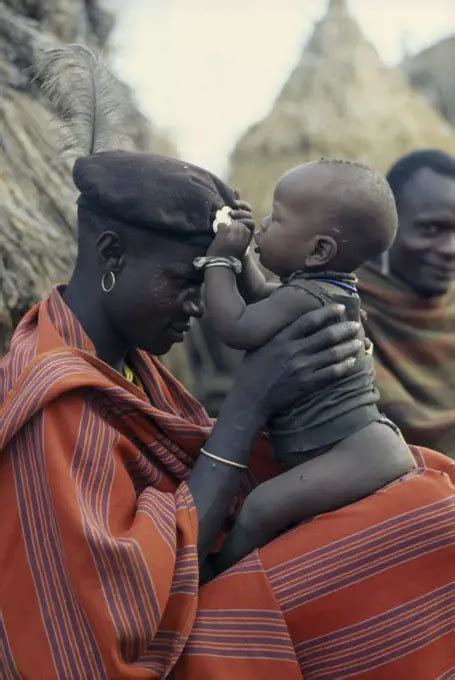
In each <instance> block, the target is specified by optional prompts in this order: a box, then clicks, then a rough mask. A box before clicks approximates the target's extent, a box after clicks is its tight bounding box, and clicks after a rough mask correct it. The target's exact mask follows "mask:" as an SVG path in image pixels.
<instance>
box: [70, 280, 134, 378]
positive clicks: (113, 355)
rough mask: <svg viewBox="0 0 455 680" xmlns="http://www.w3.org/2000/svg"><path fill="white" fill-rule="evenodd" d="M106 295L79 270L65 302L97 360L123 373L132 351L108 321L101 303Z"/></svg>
mask: <svg viewBox="0 0 455 680" xmlns="http://www.w3.org/2000/svg"><path fill="white" fill-rule="evenodd" d="M102 294H103V293H102V292H101V290H100V292H98V291H97V290H96V288H95V290H94V286H93V284H92V281H91V278H90V277H87V276H86V275H84V276H82V274H80V273H79V272H78V271H77V270H76V271H75V272H74V274H73V276H72V277H71V280H70V282H69V283H68V285H67V287H66V289H65V291H64V293H63V299H64V301H65V303H66V304H67V305H68V307H69V308H70V310H71V311H72V313H73V314H74V315H75V317H76V318H77V320H78V321H79V323H80V324H81V326H82V328H83V329H84V331H85V333H86V334H87V335H88V337H89V338H90V340H91V341H92V343H93V345H94V347H95V350H96V355H97V357H98V358H99V359H101V360H102V361H104V362H105V363H107V364H109V365H110V366H112V368H114V369H115V370H117V371H119V372H122V371H123V366H124V358H125V355H126V353H127V352H128V349H129V348H128V346H127V344H126V342H125V339H124V338H123V337H122V336H121V335H120V334H119V333H118V332H117V331H116V330H115V329H114V327H113V326H112V324H111V323H110V321H109V319H108V318H107V316H106V313H105V311H104V308H103V305H102V303H101V295H102Z"/></svg>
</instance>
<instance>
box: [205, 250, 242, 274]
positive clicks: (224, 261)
mask: <svg viewBox="0 0 455 680" xmlns="http://www.w3.org/2000/svg"><path fill="white" fill-rule="evenodd" d="M193 266H194V268H195V269H197V270H198V271H200V270H204V269H208V268H209V267H228V268H229V269H232V271H233V272H234V274H241V273H242V263H241V262H240V260H239V259H237V258H236V257H231V256H229V257H217V256H214V255H213V256H209V255H206V256H205V257H196V258H195V259H194V260H193Z"/></svg>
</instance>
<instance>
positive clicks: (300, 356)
mask: <svg viewBox="0 0 455 680" xmlns="http://www.w3.org/2000/svg"><path fill="white" fill-rule="evenodd" d="M310 340H311V339H310ZM362 347H363V342H362V340H359V339H357V338H356V339H354V340H349V341H347V342H342V343H340V344H337V345H334V346H333V347H328V348H327V349H324V350H319V351H316V350H314V351H313V349H312V348H311V349H310V348H309V347H308V344H306V345H305V346H302V347H301V348H300V350H299V349H298V350H297V351H296V352H295V354H294V358H293V362H294V364H295V368H296V370H299V368H300V366H299V364H300V363H301V364H302V367H303V365H305V367H306V369H308V368H309V367H311V369H312V370H313V371H318V370H320V369H322V368H326V367H327V366H337V365H340V364H343V363H344V362H346V361H347V362H348V363H350V364H351V366H353V365H354V363H355V359H356V357H357V355H358V354H359V352H360V350H361V349H362Z"/></svg>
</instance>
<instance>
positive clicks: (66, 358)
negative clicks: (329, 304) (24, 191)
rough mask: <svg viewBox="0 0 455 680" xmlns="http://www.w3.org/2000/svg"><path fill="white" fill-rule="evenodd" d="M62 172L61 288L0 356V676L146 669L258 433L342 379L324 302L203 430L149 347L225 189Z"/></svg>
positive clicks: (174, 309)
mask: <svg viewBox="0 0 455 680" xmlns="http://www.w3.org/2000/svg"><path fill="white" fill-rule="evenodd" d="M74 179H75V182H76V185H77V186H78V188H79V190H80V192H81V194H80V197H79V201H78V203H79V209H78V215H79V252H78V257H77V262H76V266H75V270H74V273H73V276H72V278H71V280H70V282H69V284H68V286H66V287H64V286H63V287H58V288H56V289H55V290H54V291H53V292H52V293H51V295H50V296H49V298H47V299H46V300H44V301H43V302H41V303H40V304H39V305H37V306H36V307H35V308H34V309H33V310H31V311H30V312H29V313H28V314H27V315H26V317H25V318H24V319H23V320H22V322H21V323H20V325H19V327H18V329H17V331H16V333H15V335H14V337H13V340H12V343H11V350H10V352H9V353H8V355H7V356H6V357H5V358H4V360H3V362H2V364H1V385H2V393H1V398H2V411H1V448H2V450H3V452H2V457H1V459H0V465H1V468H2V469H1V473H0V493H1V497H2V498H3V499H4V513H3V522H2V528H1V540H0V546H1V547H0V563H1V565H2V572H1V579H0V602H1V611H2V619H1V629H2V638H3V644H4V648H5V650H6V652H5V655H4V656H3V657H2V658H3V661H1V662H0V664H3V667H1V666H0V675H2V677H3V676H5V677H33V678H38V677H42V678H46V679H50V678H54V677H55V678H69V677H71V678H78V677H80V678H88V677H90V678H106V677H109V678H113V677H116V678H146V677H148V678H158V677H166V675H167V674H168V673H169V671H170V669H171V668H172V667H173V666H174V664H175V662H176V660H177V659H178V657H179V655H180V654H181V652H182V650H183V647H184V645H185V642H186V640H187V638H188V635H189V633H190V631H191V628H192V623H193V620H194V617H195V613H196V609H197V598H198V582H199V568H198V565H199V564H202V563H203V562H204V560H205V558H206V556H207V554H208V552H209V551H210V550H211V549H213V547H214V543H215V540H216V539H217V537H218V536H219V534H220V530H221V529H222V526H223V523H224V521H225V520H226V518H227V516H228V515H229V513H230V511H231V510H232V503H233V500H234V498H235V497H236V495H237V494H238V491H239V487H243V493H245V490H246V489H247V488H251V486H253V485H254V480H253V478H252V476H251V475H249V474H246V470H245V468H246V467H247V466H248V464H249V461H250V453H251V450H252V449H253V443H254V440H255V438H256V436H257V434H258V432H259V430H260V428H261V427H262V425H263V424H264V423H265V422H266V420H267V418H268V417H269V415H270V414H271V413H272V412H274V411H275V410H281V409H283V408H284V407H286V405H288V404H290V403H291V402H292V401H293V400H294V399H295V398H296V397H298V396H300V395H301V394H306V393H308V392H309V391H311V390H313V389H315V388H317V387H319V386H321V385H324V384H326V383H328V382H330V381H332V380H334V379H336V378H338V377H342V376H343V375H345V374H346V373H347V372H348V371H349V370H350V367H351V366H352V361H353V357H354V356H355V354H356V352H357V351H358V342H359V341H358V340H357V339H356V334H357V330H358V328H357V327H356V326H355V325H352V324H346V323H339V324H335V325H331V326H330V327H328V328H326V326H327V324H330V323H332V322H333V321H336V320H337V317H338V315H339V313H340V310H338V309H336V308H335V309H327V310H324V311H321V312H317V313H315V314H312V315H308V316H306V317H305V318H302V319H301V320H299V321H298V322H296V323H295V324H293V325H292V326H290V327H289V328H287V329H286V330H285V331H283V332H282V333H281V334H280V335H279V336H277V337H276V338H275V339H274V340H273V341H272V342H270V343H269V344H268V345H267V346H265V347H264V348H262V349H261V350H259V351H257V352H255V353H254V354H252V355H251V356H249V357H247V358H246V360H245V362H244V364H243V366H242V370H241V372H240V373H239V376H238V378H237V380H236V382H235V385H234V387H233V389H232V391H231V393H230V394H229V396H228V398H227V399H226V402H225V404H224V406H223V408H222V411H221V414H220V417H219V419H218V421H217V423H216V424H215V426H214V427H213V429H211V427H212V423H211V422H210V420H209V419H208V418H207V416H206V414H205V412H204V411H203V409H202V408H201V407H200V406H199V404H197V402H195V401H194V400H193V399H192V398H191V397H190V395H188V394H187V393H186V392H185V391H184V390H183V388H182V387H181V386H180V385H179V384H178V383H177V382H176V381H175V380H174V379H173V378H172V377H171V376H170V374H168V373H167V372H166V371H165V369H164V368H163V367H162V366H161V365H160V364H159V362H158V361H157V360H156V359H154V358H153V356H152V355H157V354H162V353H164V352H166V351H167V350H168V349H169V348H170V347H171V345H172V344H173V343H174V342H179V341H181V340H182V338H183V334H184V332H185V331H186V330H187V329H188V328H189V323H190V319H191V317H193V316H200V315H201V313H202V306H201V301H200V286H201V279H200V277H199V275H198V274H197V273H196V271H195V270H194V268H193V266H192V262H193V259H194V258H195V257H196V256H198V255H201V254H204V253H205V250H206V248H207V246H208V244H209V243H210V241H211V239H212V234H213V232H212V216H213V212H214V210H215V209H217V208H219V207H221V206H222V205H224V204H226V203H228V204H229V205H231V206H234V197H233V195H232V193H231V192H230V190H229V188H228V187H226V186H225V185H224V184H222V183H221V182H220V181H219V180H218V179H217V178H215V177H213V176H212V175H210V174H209V173H207V172H205V171H203V170H201V169H199V168H195V167H193V166H190V165H188V164H185V163H182V162H180V161H174V160H170V159H164V158H160V157H158V156H152V155H146V154H133V153H129V152H120V151H118V152H106V153H101V154H94V155H92V156H89V157H87V158H81V159H79V160H78V161H77V162H76V164H75V168H74ZM237 216H238V217H239V218H242V217H243V218H244V219H248V218H249V215H248V213H247V212H245V211H243V210H242V209H239V210H238V212H237ZM201 447H203V448H204V451H205V452H206V453H207V454H208V455H198V454H199V452H200V450H201ZM260 448H261V447H260V445H258V446H257V447H256V451H257V452H258V453H259V452H260V451H259V450H260ZM263 450H265V447H264V446H263ZM264 455H265V454H264ZM263 466H264V465H263Z"/></svg>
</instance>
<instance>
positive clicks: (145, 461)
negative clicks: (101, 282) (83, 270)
mask: <svg viewBox="0 0 455 680" xmlns="http://www.w3.org/2000/svg"><path fill="white" fill-rule="evenodd" d="M130 361H131V364H132V365H133V367H134V369H135V371H137V373H138V375H139V377H140V379H141V381H142V384H143V385H144V386H145V388H146V389H147V391H148V393H149V395H150V401H149V400H148V399H147V397H146V396H145V394H144V392H142V390H140V389H139V388H137V387H135V386H134V385H132V384H130V383H128V382H127V381H126V380H125V379H124V378H123V377H122V376H121V375H119V374H118V373H116V372H115V371H114V370H112V369H111V368H110V367H109V366H107V365H106V364H104V363H103V362H101V361H99V360H98V359H97V358H96V357H95V353H94V348H93V346H92V345H91V343H90V341H89V339H88V338H87V337H86V336H85V334H84V333H83V331H82V328H81V326H80V325H79V324H78V322H77V321H76V319H75V317H74V316H73V315H72V314H71V313H70V311H69V309H68V308H67V307H66V305H65V304H64V302H63V300H62V298H61V296H60V294H59V292H58V291H57V290H55V291H54V292H53V293H52V295H51V296H50V298H48V299H47V300H45V301H44V302H43V303H41V304H40V305H38V306H37V307H35V308H34V309H33V310H31V312H30V313H29V314H28V315H27V316H26V317H25V318H24V319H23V320H22V322H21V324H20V325H19V327H18V329H17V331H16V333H15V335H14V338H13V341H12V345H11V350H10V352H9V354H8V355H7V356H6V357H5V358H4V360H3V361H2V363H1V365H0V387H1V398H2V407H1V411H0V447H1V450H2V455H1V456H0V467H1V470H0V497H1V499H2V524H1V528H0V570H1V571H0V641H1V653H0V677H1V678H5V679H8V680H16V679H18V678H33V679H34V680H39V679H43V680H52V678H58V679H59V680H69V678H71V679H74V680H76V679H78V678H80V679H81V680H82V679H84V680H87V679H88V678H90V680H98V679H107V678H122V679H123V678H125V679H127V678H128V679H130V678H131V679H139V678H162V677H165V676H166V674H167V673H168V671H169V670H170V668H171V667H172V666H173V664H174V663H175V661H176V659H177V658H178V656H179V655H180V653H181V651H182V649H183V646H184V644H185V642H186V639H187V637H188V635H189V633H190V630H191V627H192V623H193V619H194V616H195V612H196V607H197V594H198V564H197V550H196V545H197V516H196V511H195V508H194V505H193V501H192V497H191V494H190V492H189V489H188V486H187V485H186V484H185V481H184V480H185V479H186V478H187V476H188V474H189V472H190V469H191V467H192V465H193V460H194V458H195V456H196V454H197V452H198V451H199V448H200V446H201V445H202V443H203V442H204V441H205V439H206V438H207V435H208V433H209V431H210V426H211V423H210V421H209V419H208V417H207V416H206V414H205V412H204V410H203V409H202V407H200V406H199V404H198V403H197V402H196V401H195V400H194V399H193V398H192V397H190V395H188V394H187V393H186V392H185V391H184V390H183V389H182V388H181V387H180V386H179V384H178V383H177V382H176V381H175V380H174V379H173V378H172V377H171V376H170V374H168V373H167V372H166V370H165V369H164V368H163V367H162V366H161V365H160V364H159V362H157V361H155V360H154V359H152V358H150V357H149V356H148V355H146V354H145V353H142V352H135V353H133V354H132V355H131V358H130ZM151 403H153V406H152V405H151Z"/></svg>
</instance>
